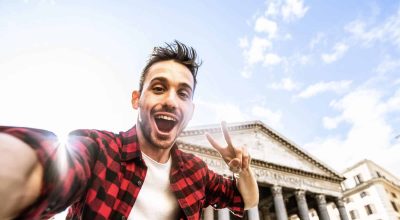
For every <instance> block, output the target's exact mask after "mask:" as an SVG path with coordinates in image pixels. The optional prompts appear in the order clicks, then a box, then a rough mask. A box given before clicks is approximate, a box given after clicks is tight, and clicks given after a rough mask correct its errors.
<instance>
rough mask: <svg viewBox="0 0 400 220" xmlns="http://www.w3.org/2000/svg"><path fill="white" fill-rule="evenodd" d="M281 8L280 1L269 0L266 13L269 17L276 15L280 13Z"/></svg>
mask: <svg viewBox="0 0 400 220" xmlns="http://www.w3.org/2000/svg"><path fill="white" fill-rule="evenodd" d="M279 8H280V3H279V2H274V1H269V4H268V6H267V10H266V11H265V15H266V16H268V17H276V16H277V15H279Z"/></svg>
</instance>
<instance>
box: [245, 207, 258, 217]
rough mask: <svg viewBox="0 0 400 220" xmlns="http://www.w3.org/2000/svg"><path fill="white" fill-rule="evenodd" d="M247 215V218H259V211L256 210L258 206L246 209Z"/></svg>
mask: <svg viewBox="0 0 400 220" xmlns="http://www.w3.org/2000/svg"><path fill="white" fill-rule="evenodd" d="M247 216H248V219H249V220H260V213H259V212H258V206H256V207H253V208H251V209H249V210H247Z"/></svg>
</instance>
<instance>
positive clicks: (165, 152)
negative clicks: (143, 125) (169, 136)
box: [136, 126, 172, 163]
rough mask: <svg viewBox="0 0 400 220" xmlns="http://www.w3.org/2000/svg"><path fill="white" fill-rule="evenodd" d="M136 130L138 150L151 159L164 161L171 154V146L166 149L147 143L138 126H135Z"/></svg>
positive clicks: (159, 161)
mask: <svg viewBox="0 0 400 220" xmlns="http://www.w3.org/2000/svg"><path fill="white" fill-rule="evenodd" d="M136 132H137V136H138V142H139V146H140V151H142V152H143V153H144V154H146V155H147V156H149V157H150V158H151V159H153V160H155V161H157V162H158V163H166V162H167V161H168V159H169V157H170V154H171V148H172V146H171V147H169V148H167V149H162V148H159V147H157V146H154V145H153V144H151V143H149V142H148V141H147V139H146V138H145V137H144V136H143V133H142V130H141V129H140V126H136Z"/></svg>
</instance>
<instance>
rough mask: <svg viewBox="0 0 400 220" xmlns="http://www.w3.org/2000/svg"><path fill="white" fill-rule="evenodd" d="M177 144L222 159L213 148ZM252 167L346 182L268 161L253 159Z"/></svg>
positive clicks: (193, 151) (339, 178) (191, 150)
mask: <svg viewBox="0 0 400 220" xmlns="http://www.w3.org/2000/svg"><path fill="white" fill-rule="evenodd" d="M176 144H177V146H178V147H179V148H180V149H182V150H187V151H189V152H192V153H200V154H203V155H207V156H213V157H218V158H220V155H219V153H218V152H217V151H216V150H214V149H211V148H205V147H202V146H199V145H194V144H189V143H185V142H182V141H177V142H176ZM251 165H253V166H257V167H260V168H266V169H273V170H277V171H281V172H286V173H291V174H296V175H300V176H305V177H310V178H313V179H320V180H325V181H332V182H336V183H340V182H342V181H343V180H344V178H343V177H331V176H325V175H321V174H316V173H312V172H308V171H304V170H300V169H295V168H291V167H288V166H284V165H279V164H274V163H270V162H266V161H262V160H258V159H252V160H251Z"/></svg>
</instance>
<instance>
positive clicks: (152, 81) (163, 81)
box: [150, 76, 168, 84]
mask: <svg viewBox="0 0 400 220" xmlns="http://www.w3.org/2000/svg"><path fill="white" fill-rule="evenodd" d="M156 81H160V82H162V83H166V82H168V80H167V78H165V77H162V76H159V77H155V78H153V79H151V81H150V84H152V83H154V82H156Z"/></svg>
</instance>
